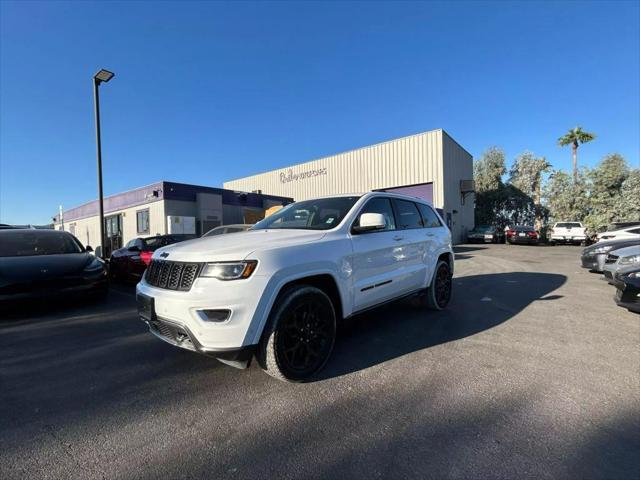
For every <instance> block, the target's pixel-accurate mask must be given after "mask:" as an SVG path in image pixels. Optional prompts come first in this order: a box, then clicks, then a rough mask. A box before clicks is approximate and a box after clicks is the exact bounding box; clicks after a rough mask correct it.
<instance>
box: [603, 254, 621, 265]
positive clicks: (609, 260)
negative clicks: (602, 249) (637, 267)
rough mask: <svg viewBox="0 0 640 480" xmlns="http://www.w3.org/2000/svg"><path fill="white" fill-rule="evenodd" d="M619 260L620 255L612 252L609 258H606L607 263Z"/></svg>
mask: <svg viewBox="0 0 640 480" xmlns="http://www.w3.org/2000/svg"><path fill="white" fill-rule="evenodd" d="M617 260H618V255H613V254H612V253H610V254H609V255H607V259H606V260H605V263H616V261H617Z"/></svg>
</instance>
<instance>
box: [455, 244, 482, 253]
mask: <svg viewBox="0 0 640 480" xmlns="http://www.w3.org/2000/svg"><path fill="white" fill-rule="evenodd" d="M483 245H484V244H482V243H477V244H474V243H468V244H465V245H455V246H454V247H453V252H454V253H466V252H475V251H477V250H486V249H487V247H485V246H483Z"/></svg>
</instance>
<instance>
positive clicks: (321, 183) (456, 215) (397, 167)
mask: <svg viewBox="0 0 640 480" xmlns="http://www.w3.org/2000/svg"><path fill="white" fill-rule="evenodd" d="M224 188H227V189H232V190H242V191H246V192H249V191H254V192H257V191H259V192H265V193H268V194H270V195H280V196H284V197H291V198H293V199H294V200H305V199H308V198H314V197H318V196H324V195H333V194H339V193H356V192H367V191H370V190H390V191H397V192H401V193H406V194H409V195H414V196H419V197H421V198H424V199H426V200H429V201H430V202H432V203H433V205H434V206H435V207H436V208H438V209H440V211H441V214H442V216H443V218H445V220H446V222H447V224H448V225H449V227H450V228H451V231H452V234H453V239H454V242H456V243H459V242H462V241H464V239H465V237H466V233H467V231H469V230H471V229H472V228H473V226H474V225H473V222H474V196H473V158H472V156H471V154H470V153H469V152H467V151H466V150H465V149H464V148H462V147H461V146H460V144H458V143H457V142H456V141H455V140H454V139H453V138H451V136H449V134H447V132H445V131H444V130H442V129H438V130H432V131H429V132H424V133H419V134H417V135H411V136H408V137H403V138H398V139H396V140H390V141H388V142H383V143H379V144H377V145H371V146H369V147H363V148H358V149H357V150H352V151H349V152H345V153H340V154H337V155H332V156H329V157H325V158H320V159H318V160H312V161H310V162H306V163H301V164H298V165H293V166H290V167H283V168H280V169H278V170H272V171H270V172H265V173H261V174H258V175H253V176H250V177H245V178H240V179H237V180H232V181H229V182H225V183H224Z"/></svg>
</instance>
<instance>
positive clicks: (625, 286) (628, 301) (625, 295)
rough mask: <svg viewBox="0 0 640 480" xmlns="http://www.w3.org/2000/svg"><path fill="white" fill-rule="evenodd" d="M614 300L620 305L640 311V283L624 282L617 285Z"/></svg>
mask: <svg viewBox="0 0 640 480" xmlns="http://www.w3.org/2000/svg"><path fill="white" fill-rule="evenodd" d="M636 283H637V282H636ZM614 300H615V302H616V304H617V305H618V306H620V307H622V308H626V309H627V310H630V311H632V312H637V313H640V285H632V284H631V283H627V282H622V285H621V286H618V285H616V294H615V296H614Z"/></svg>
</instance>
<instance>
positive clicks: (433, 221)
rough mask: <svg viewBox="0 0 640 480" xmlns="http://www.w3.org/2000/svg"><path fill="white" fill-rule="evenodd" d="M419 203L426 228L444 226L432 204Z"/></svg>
mask: <svg viewBox="0 0 640 480" xmlns="http://www.w3.org/2000/svg"><path fill="white" fill-rule="evenodd" d="M417 205H418V210H420V214H421V215H422V223H423V225H424V226H425V228H435V227H441V226H442V224H441V223H440V219H439V218H438V216H437V215H436V212H434V211H433V209H432V208H431V207H430V206H428V205H424V204H422V203H418V204H417ZM483 228H484V229H485V230H486V229H488V228H490V227H486V226H485V227H483Z"/></svg>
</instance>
